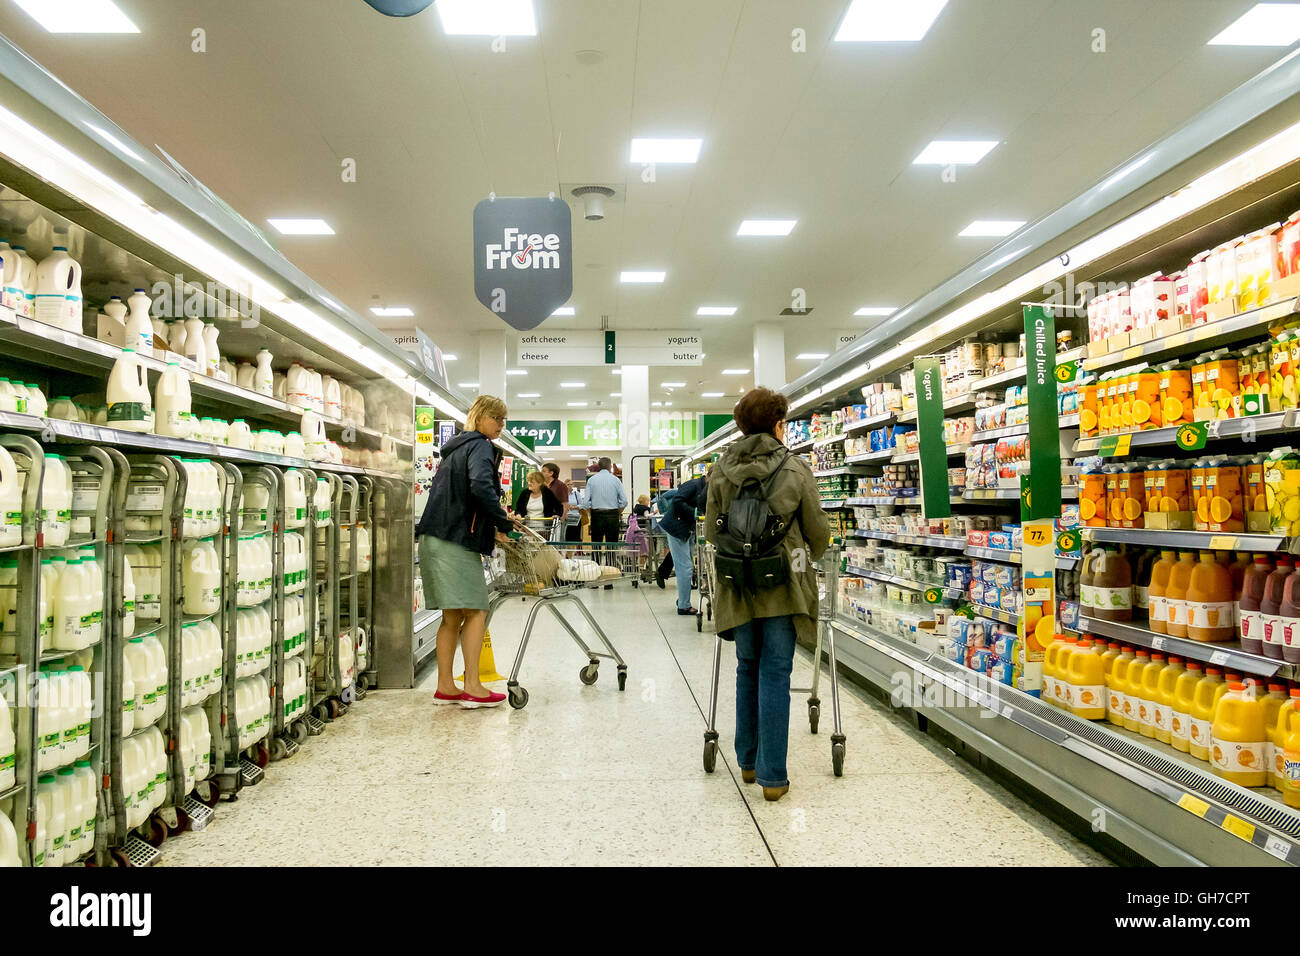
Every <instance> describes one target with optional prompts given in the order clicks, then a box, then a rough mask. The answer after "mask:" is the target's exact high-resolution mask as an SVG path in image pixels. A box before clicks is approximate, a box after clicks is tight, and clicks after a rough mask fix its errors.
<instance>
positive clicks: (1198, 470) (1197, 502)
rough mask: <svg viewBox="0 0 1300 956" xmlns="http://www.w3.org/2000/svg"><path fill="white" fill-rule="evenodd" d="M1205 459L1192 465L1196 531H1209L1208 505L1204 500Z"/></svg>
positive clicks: (1193, 507) (1193, 510)
mask: <svg viewBox="0 0 1300 956" xmlns="http://www.w3.org/2000/svg"><path fill="white" fill-rule="evenodd" d="M1206 463H1207V459H1205V458H1198V459H1196V461H1195V462H1193V463H1192V468H1191V478H1192V481H1191V489H1192V512H1193V514H1194V515H1195V518H1194V521H1195V524H1196V530H1197V531H1209V530H1210V503H1209V501H1207V500H1206V499H1205V468H1206Z"/></svg>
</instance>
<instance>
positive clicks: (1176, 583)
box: [1165, 551, 1196, 637]
mask: <svg viewBox="0 0 1300 956" xmlns="http://www.w3.org/2000/svg"><path fill="white" fill-rule="evenodd" d="M1195 568H1196V555H1195V554H1194V553H1193V552H1191V551H1180V552H1178V563H1177V564H1175V565H1174V567H1173V570H1172V571H1170V572H1169V586H1168V587H1167V588H1166V589H1165V608H1166V615H1167V617H1166V630H1165V633H1166V634H1168V635H1169V636H1170V637H1186V636H1187V620H1188V616H1187V589H1188V587H1189V586H1190V585H1191V583H1192V571H1193V570H1195Z"/></svg>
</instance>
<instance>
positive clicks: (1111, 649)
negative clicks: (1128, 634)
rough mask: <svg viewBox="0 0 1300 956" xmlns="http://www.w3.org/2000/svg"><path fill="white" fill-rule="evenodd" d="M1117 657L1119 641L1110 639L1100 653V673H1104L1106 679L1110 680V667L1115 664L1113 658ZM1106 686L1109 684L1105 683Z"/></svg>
mask: <svg viewBox="0 0 1300 956" xmlns="http://www.w3.org/2000/svg"><path fill="white" fill-rule="evenodd" d="M1118 657H1119V641H1111V642H1110V643H1109V644H1107V645H1106V650H1105V651H1103V652H1102V655H1101V668H1102V673H1103V674H1104V675H1105V677H1106V680H1107V681H1109V680H1110V671H1111V668H1112V667H1114V666H1115V660H1116V658H1118ZM1107 686H1110V685H1109V684H1107Z"/></svg>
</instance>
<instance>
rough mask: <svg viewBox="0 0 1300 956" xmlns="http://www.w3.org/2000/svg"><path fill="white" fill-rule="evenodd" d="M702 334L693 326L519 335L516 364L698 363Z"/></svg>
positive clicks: (576, 330) (700, 360) (584, 330)
mask: <svg viewBox="0 0 1300 956" xmlns="http://www.w3.org/2000/svg"><path fill="white" fill-rule="evenodd" d="M703 359H704V337H703V336H702V335H701V334H700V333H699V332H698V331H696V330H693V329H670V330H662V331H661V330H657V329H651V330H645V329H633V330H630V331H626V332H619V331H614V330H605V331H601V330H599V329H574V330H563V331H554V332H530V333H529V334H527V335H521V336H519V341H518V342H517V343H516V350H515V361H516V362H517V363H518V364H519V365H574V366H577V365H699V364H700V363H701V362H702V361H703Z"/></svg>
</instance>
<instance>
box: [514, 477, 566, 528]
mask: <svg viewBox="0 0 1300 956" xmlns="http://www.w3.org/2000/svg"><path fill="white" fill-rule="evenodd" d="M524 482H525V483H524V490H523V491H521V492H519V497H518V498H516V499H515V514H517V515H519V517H521V518H528V519H539V518H558V517H560V515H561V514H562V513H563V511H564V506H563V505H561V504H560V499H558V498H556V497H555V495H554V494H553V493H552V492H551V488H550V485H548V484H547V482H546V478H545V476H544V475H543V474H542V473H541V472H540V471H530V472H529V473H528V476H527V477H526V478H525V479H524Z"/></svg>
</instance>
